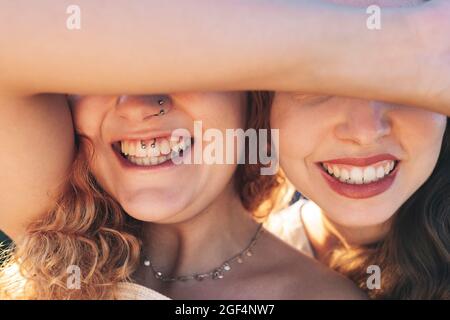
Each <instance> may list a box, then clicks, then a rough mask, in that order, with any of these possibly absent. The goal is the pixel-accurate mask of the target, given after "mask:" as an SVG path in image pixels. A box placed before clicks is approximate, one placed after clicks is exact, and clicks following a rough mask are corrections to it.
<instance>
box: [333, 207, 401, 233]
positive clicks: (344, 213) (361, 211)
mask: <svg viewBox="0 0 450 320" xmlns="http://www.w3.org/2000/svg"><path fill="white" fill-rule="evenodd" d="M335 208H336V207H335ZM395 212H396V209H394V208H392V207H389V208H383V207H380V206H378V207H371V208H367V207H364V206H361V207H359V208H355V207H354V206H345V205H342V206H339V209H338V210H336V209H334V210H333V209H331V211H328V213H327V215H328V219H330V220H331V221H332V222H334V223H337V224H338V225H341V226H344V227H348V228H358V227H372V226H378V225H381V224H384V223H386V222H388V221H389V220H390V219H391V218H392V217H393V216H394V214H395Z"/></svg>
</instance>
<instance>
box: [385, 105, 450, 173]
mask: <svg viewBox="0 0 450 320" xmlns="http://www.w3.org/2000/svg"><path fill="white" fill-rule="evenodd" d="M392 121H393V128H394V131H395V133H396V136H398V137H399V139H400V140H401V141H400V143H401V144H402V146H403V148H404V149H405V150H406V152H407V154H408V156H409V159H408V160H410V162H411V163H417V164H418V165H419V164H422V165H423V166H430V165H431V166H433V167H434V164H435V162H436V160H437V158H438V156H439V153H440V150H441V146H442V138H443V135H444V132H445V127H446V122H447V118H446V117H445V116H443V115H440V114H437V113H433V112H428V111H422V110H416V109H410V110H398V111H394V112H393V115H392ZM423 169H424V170H425V169H426V168H423ZM429 169H430V168H429ZM431 169H432V168H431ZM425 171H430V170H425Z"/></svg>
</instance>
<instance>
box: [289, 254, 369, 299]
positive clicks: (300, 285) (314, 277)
mask: <svg viewBox="0 0 450 320" xmlns="http://www.w3.org/2000/svg"><path fill="white" fill-rule="evenodd" d="M286 275H287V276H288V277H290V278H291V279H292V281H291V282H287V283H286V290H285V293H286V297H284V298H283V299H320V300H330V299H332V300H361V299H367V296H366V294H365V293H364V292H363V291H362V290H361V289H359V288H358V287H357V286H356V285H355V284H354V283H353V282H352V281H351V280H349V279H347V278H346V277H344V276H343V275H341V274H339V273H337V272H335V271H333V270H331V269H330V268H328V267H326V266H325V265H323V264H321V263H320V262H318V261H315V260H313V259H312V258H310V257H307V256H304V255H302V256H301V257H296V258H293V260H292V263H291V265H290V266H286Z"/></svg>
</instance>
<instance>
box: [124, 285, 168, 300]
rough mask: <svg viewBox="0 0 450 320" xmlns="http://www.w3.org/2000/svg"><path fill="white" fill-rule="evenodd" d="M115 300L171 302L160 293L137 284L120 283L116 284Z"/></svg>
mask: <svg viewBox="0 0 450 320" xmlns="http://www.w3.org/2000/svg"><path fill="white" fill-rule="evenodd" d="M116 299H117V300H172V299H170V298H169V297H166V296H165V295H162V294H161V293H159V292H157V291H155V290H152V289H150V288H147V287H144V286H141V285H140V284H137V283H131V282H120V283H119V284H117V291H116Z"/></svg>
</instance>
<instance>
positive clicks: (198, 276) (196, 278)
mask: <svg viewBox="0 0 450 320" xmlns="http://www.w3.org/2000/svg"><path fill="white" fill-rule="evenodd" d="M194 278H195V280H197V281H203V280H204V279H205V278H206V276H205V275H203V274H196V275H195V276H194Z"/></svg>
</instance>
